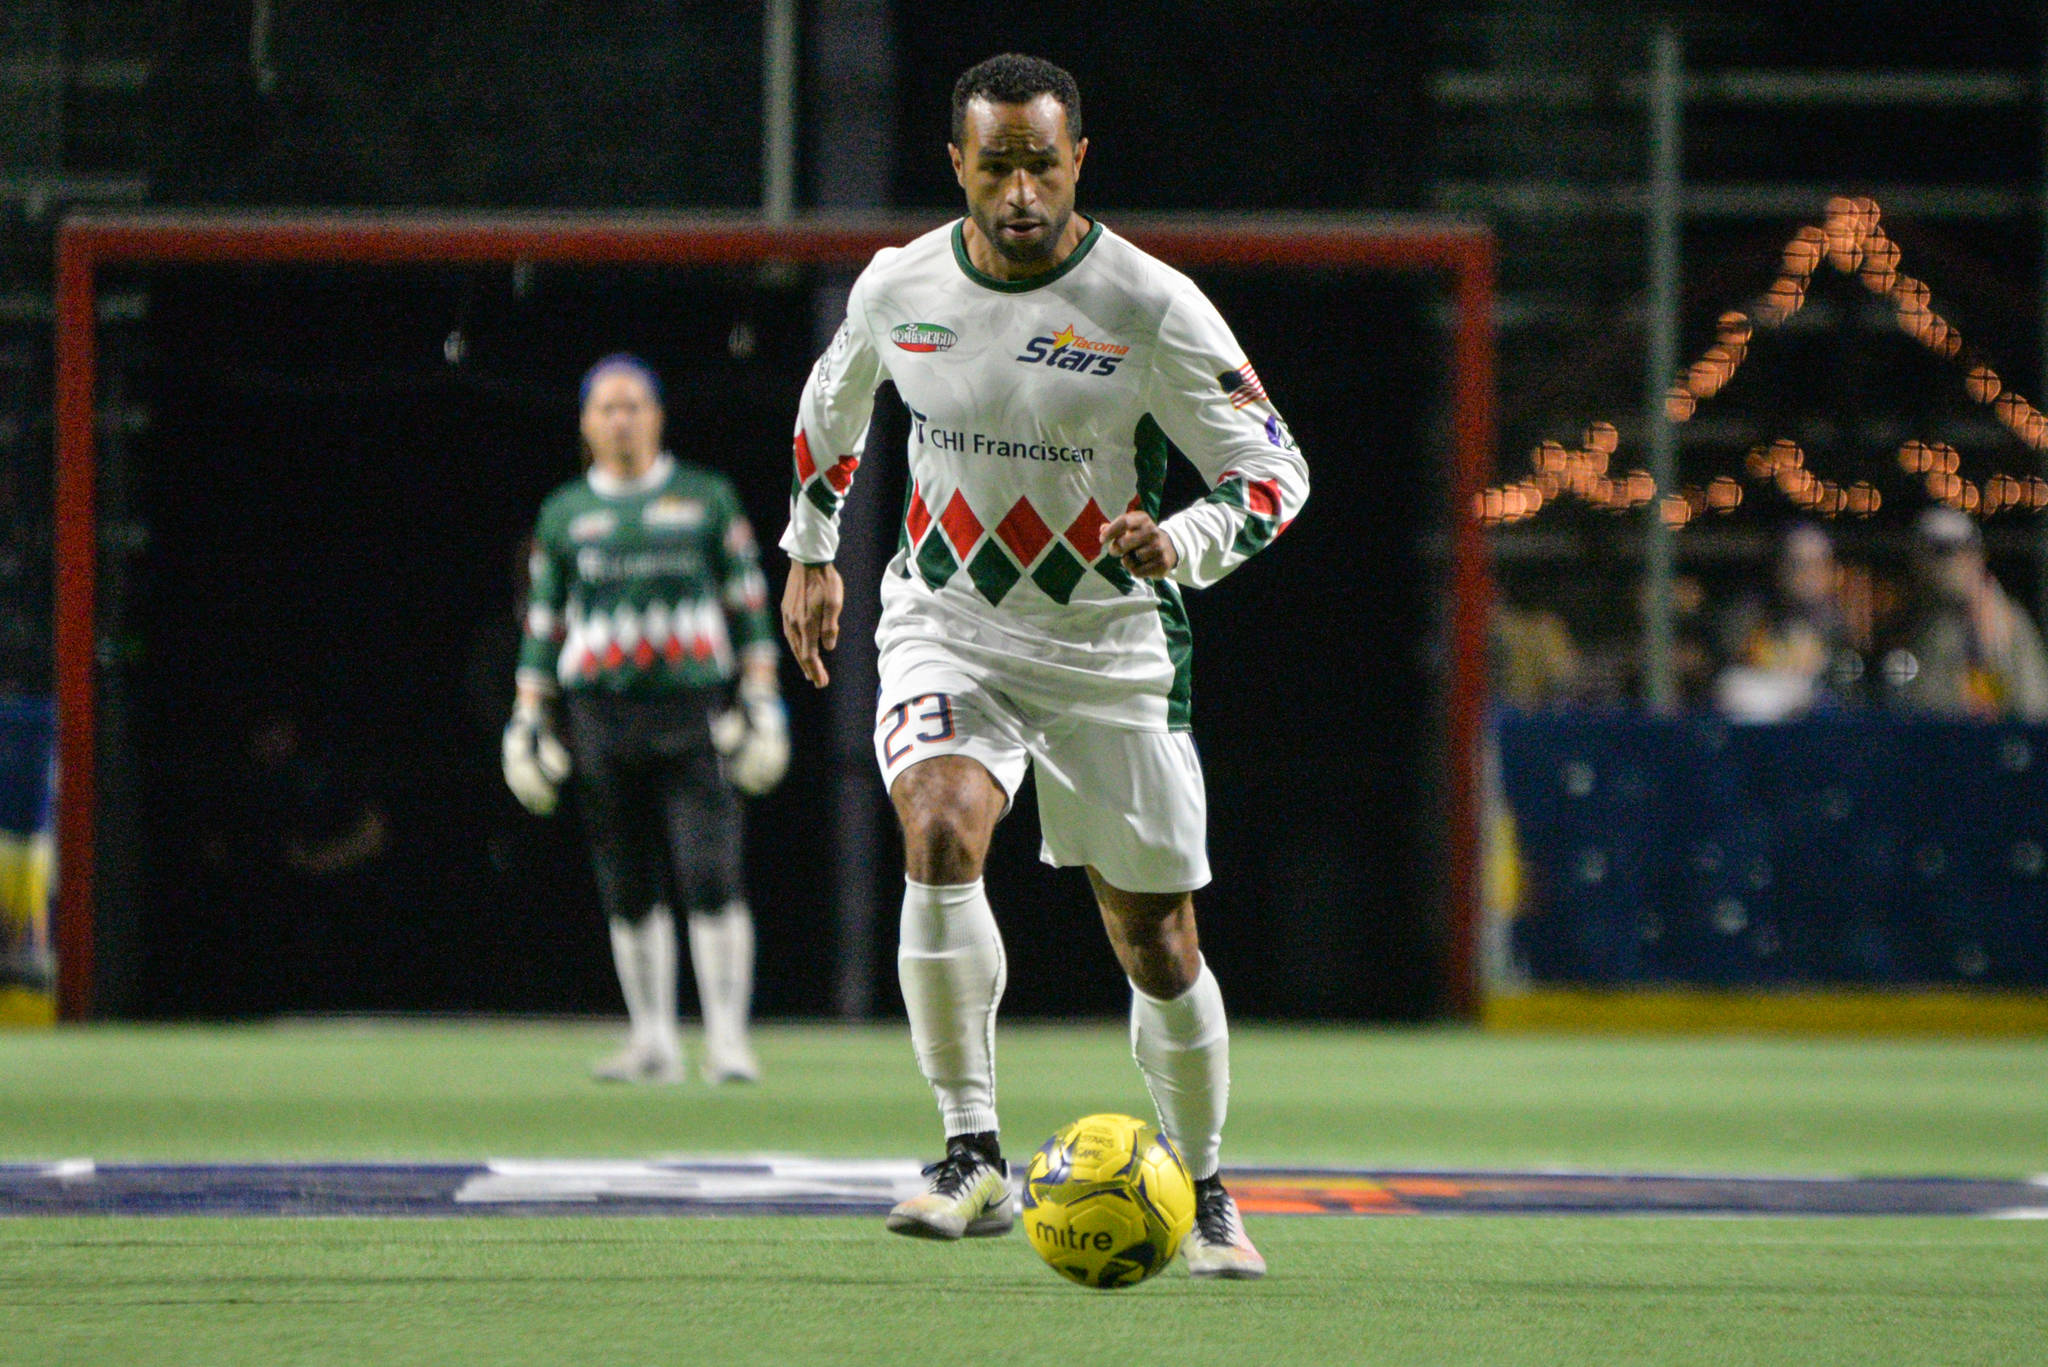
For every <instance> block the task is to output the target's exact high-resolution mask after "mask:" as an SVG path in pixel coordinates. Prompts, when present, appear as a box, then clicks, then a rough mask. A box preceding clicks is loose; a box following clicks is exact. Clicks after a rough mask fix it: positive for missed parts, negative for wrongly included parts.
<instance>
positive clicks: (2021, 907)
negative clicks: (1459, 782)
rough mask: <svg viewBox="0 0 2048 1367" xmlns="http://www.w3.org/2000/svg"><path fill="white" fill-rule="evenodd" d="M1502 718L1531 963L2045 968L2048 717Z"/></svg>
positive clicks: (1884, 978) (1875, 973)
mask: <svg viewBox="0 0 2048 1367" xmlns="http://www.w3.org/2000/svg"><path fill="white" fill-rule="evenodd" d="M1494 736H1495V740H1496V742H1497V746H1498V776H1499V784H1498V787H1497V788H1496V790H1495V799H1496V801H1495V811H1494V813H1493V819H1492V820H1491V821H1489V823H1488V830H1489V836H1490V846H1491V848H1490V850H1489V860H1490V864H1491V866H1492V867H1491V869H1490V871H1491V872H1492V873H1493V874H1494V876H1493V877H1491V878H1490V879H1489V888H1490V889H1492V890H1493V893H1494V901H1495V903H1496V909H1497V912H1498V914H1499V915H1501V916H1502V917H1504V918H1505V922H1506V924H1505V927H1504V934H1502V935H1499V936H1497V937H1496V942H1497V945H1498V952H1499V953H1500V954H1501V955H1502V956H1504V958H1505V963H1504V964H1500V965H1497V967H1500V968H1504V969H1505V970H1506V972H1507V975H1508V976H1510V977H1516V978H1521V979H1524V980H1526V981H1529V982H1531V983H1534V984H1554V985H1581V986H1641V985H1650V984H1684V985H1689V986H1701V987H1746V986H1787V985H1793V984H1873V985H1882V984H1922V983H1925V984H1947V985H1958V984H1960V985H1969V986H1986V987H1990V986H1998V987H2029V988H2031V987H2048V727H2039V726H2023V725H2017V724H2014V725H1998V724H1983V723H1969V722H1945V721H1932V720H1905V719H1901V718H1898V717H1896V716H1887V715H1884V714H1881V713H1840V714H1836V715H1832V716H1825V717H1816V718H1812V719H1809V720H1804V721H1798V722H1790V723H1784V724H1778V725H1768V726H1757V725H1740V724H1734V723H1730V722H1728V721H1726V720H1724V719H1721V718H1718V717H1689V718H1651V717H1645V716H1641V715H1636V714H1629V713H1605V712H1560V713H1545V714H1515V713H1507V714H1503V715H1501V716H1500V717H1498V718H1497V724H1496V727H1495V731H1494Z"/></svg>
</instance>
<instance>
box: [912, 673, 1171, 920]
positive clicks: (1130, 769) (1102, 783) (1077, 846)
mask: <svg viewBox="0 0 2048 1367" xmlns="http://www.w3.org/2000/svg"><path fill="white" fill-rule="evenodd" d="M916 654H917V655H918V656H920V657H921V658H918V659H915V660H905V659H904V658H902V655H901V654H899V653H898V652H894V651H891V652H887V653H885V654H884V656H883V659H882V691H881V694H880V697H879V699H878V701H877V706H876V710H875V759H876V762H877V763H879V764H880V765H881V768H882V782H883V784H884V786H886V787H889V788H891V789H893V788H894V787H895V784H896V777H897V775H899V774H901V773H902V772H903V771H904V770H905V769H908V768H909V767H910V766H911V765H913V764H916V763H918V762H919V761H920V760H927V759H931V758H932V757H933V756H935V755H966V756H967V757H968V758H970V759H973V760H975V761H977V762H978V763H980V765H981V766H982V767H983V768H984V769H986V770H988V772H989V774H990V775H991V776H992V777H993V778H994V779H995V781H996V783H997V784H998V785H999V786H1000V787H1001V788H1002V790H1003V794H1004V796H1005V797H1009V798H1015V796H1016V794H1017V789H1018V786H1019V785H1020V784H1022V783H1023V781H1024V771H1025V769H1026V767H1027V766H1028V767H1029V768H1030V769H1031V771H1032V773H1033V774H1034V775H1035V776H1036V778H1037V783H1038V829H1039V839H1040V844H1039V852H1038V857H1039V858H1040V859H1042V860H1044V861H1045V862H1046V863H1048V864H1051V865H1054V866H1055V867H1059V868H1066V867H1070V866H1073V865H1091V866H1093V867H1094V869H1095V871H1096V872H1097V873H1100V874H1101V875H1102V876H1103V878H1104V879H1106V880H1108V882H1109V883H1110V885H1111V886H1113V887H1116V888H1120V889H1122V890H1123V891H1125V892H1192V891H1193V890H1194V889H1196V888H1199V887H1203V886H1205V885H1206V884H1207V883H1208V882H1209V849H1208V819H1209V797H1208V791H1207V789H1206V788H1205V787H1204V786H1203V784H1202V762H1201V759H1200V758H1199V757H1198V756H1197V755H1196V753H1195V742H1194V738H1193V737H1192V736H1190V735H1188V733H1187V732H1185V731H1133V730H1130V729H1129V728H1127V727H1120V726H1110V725H1107V724H1105V723H1103V722H1098V721H1090V720H1086V719H1084V718H1078V717H1074V716H1072V715H1070V714H1064V713H1060V712H1057V711H1053V710H1051V709H1047V708H1040V707H1033V706H1029V705H1026V704H1023V703H1019V702H1017V701H1016V700H1014V699H1012V698H1010V697H1008V696H1006V695H1004V694H1003V693H1001V692H1000V691H998V690H997V689H995V688H994V687H991V686H990V685H989V684H988V683H986V682H984V681H982V680H980V679H977V678H976V677H974V675H973V673H972V672H970V671H969V670H968V669H967V668H966V667H965V666H963V665H961V664H960V663H958V662H957V661H941V660H937V659H934V658H933V655H934V654H935V652H931V651H918V652H916ZM892 657H893V658H892Z"/></svg>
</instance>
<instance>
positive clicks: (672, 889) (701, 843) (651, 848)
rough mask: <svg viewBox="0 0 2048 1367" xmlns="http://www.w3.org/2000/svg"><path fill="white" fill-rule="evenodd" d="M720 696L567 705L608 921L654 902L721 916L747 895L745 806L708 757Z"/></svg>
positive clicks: (583, 697)
mask: <svg viewBox="0 0 2048 1367" xmlns="http://www.w3.org/2000/svg"><path fill="white" fill-rule="evenodd" d="M721 702H722V699H721V697H720V696H719V695H718V694H717V693H710V692H704V693H699V692H691V693H678V694H675V695H673V696H670V697H661V698H620V697H611V696H608V695H605V694H596V693H572V694H570V695H569V700H568V709H569V727H570V740H569V744H570V748H571V750H572V751H573V752H574V753H575V758H576V780H577V791H578V793H579V794H580V795H581V796H582V799H583V802H582V806H583V821H584V825H585V827H586V828H587V829H588V831H589V834H590V858H591V864H592V866H593V868H594V869H595V870H596V873H597V895H598V900H599V901H600V902H601V903H602V904H603V906H604V912H605V915H607V916H611V917H621V918H624V919H626V920H629V921H637V920H639V919H640V918H642V917H644V916H645V915H647V913H648V912H649V911H650V910H652V909H653V907H654V905H655V903H657V902H664V901H665V902H667V903H668V904H669V905H670V906H671V907H673V908H674V909H675V910H676V911H678V912H692V911H717V910H718V909H720V908H721V907H724V906H725V905H726V904H727V903H729V902H733V901H736V900H738V899H739V898H740V897H741V895H742V892H741V882H740V856H741V845H742V839H743V828H742V826H741V824H740V823H741V818H740V802H739V798H738V796H737V795H736V794H735V793H734V792H733V790H732V788H731V787H730V786H728V785H727V783H726V781H725V776H724V774H723V773H722V772H721V771H720V769H719V766H718V754H717V752H716V751H715V750H713V749H712V748H711V716H712V713H713V711H714V709H715V708H716V707H718V706H719V705H720V704H721Z"/></svg>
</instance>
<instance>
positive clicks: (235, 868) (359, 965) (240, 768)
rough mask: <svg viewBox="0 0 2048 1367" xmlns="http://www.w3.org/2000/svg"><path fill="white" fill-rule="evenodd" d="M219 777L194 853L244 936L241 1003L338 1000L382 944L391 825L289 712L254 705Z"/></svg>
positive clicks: (286, 1005) (303, 1004)
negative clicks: (222, 781)
mask: <svg viewBox="0 0 2048 1367" xmlns="http://www.w3.org/2000/svg"><path fill="white" fill-rule="evenodd" d="M225 778H226V789H227V790H226V792H224V793H223V794H222V798H223V799H224V800H223V801H222V802H221V804H220V806H219V808H218V809H217V811H216V813H215V815H216V818H217V824H216V826H215V828H214V829H213V830H212V831H211V832H209V833H208V834H206V835H205V836H204V837H203V839H202V843H201V851H200V852H201V856H202V858H203V859H204V861H205V863H206V864H207V866H209V868H211V870H212V871H213V872H214V873H215V874H216V875H217V876H218V877H219V878H220V879H221V880H222V882H223V884H224V885H225V886H224V891H225V892H226V893H227V901H228V904H229V914H230V915H231V916H234V917H235V918H236V919H238V920H239V921H240V922H241V923H242V924H243V926H244V927H245V928H246V930H247V931H248V932H249V938H248V941H247V944H246V952H247V954H248V959H249V962H248V967H249V968H250V969H251V970H252V977H253V982H252V983H251V984H250V986H251V988H252V989H253V990H251V991H249V992H248V994H247V995H248V997H249V998H250V1000H248V1001H245V1002H244V1003H242V1005H244V1006H251V1005H253V1006H255V1007H256V1008H258V1009H259V1010H280V1009H287V1010H288V1009H307V1008H320V1007H332V1006H336V1005H340V1004H342V1003H341V1002H340V1001H339V1000H337V999H336V998H335V997H334V995H333V993H334V990H335V988H336V986H337V985H338V984H342V983H347V982H349V981H351V980H352V979H354V978H357V977H359V976H361V975H363V973H364V965H365V963H367V962H368V961H371V960H373V959H374V958H375V957H376V956H377V954H378V945H379V944H380V943H381V941H382V940H383V939H385V938H386V931H387V927H386V926H385V924H384V922H385V920H386V918H387V917H388V915H389V912H390V910H391V908H390V900H391V899H390V897H389V896H388V894H387V891H386V889H385V887H384V885H383V880H382V878H381V877H380V874H381V870H382V866H383V863H384V856H385V854H386V852H387V851H388V850H389V848H390V844H391V827H390V823H389V821H388V820H387V819H386V817H385V815H384V812H383V810H382V808H380V807H379V806H378V805H377V804H376V803H375V802H373V801H372V800H370V799H369V798H368V797H367V796H365V795H364V794H363V793H362V792H361V791H360V790H359V789H358V788H357V786H356V785H355V784H354V782H353V781H352V780H351V779H350V778H349V776H348V774H347V773H346V771H345V770H344V768H343V767H342V765H341V763H340V762H339V760H338V759H337V757H336V756H335V755H334V754H332V753H331V752H330V751H329V750H328V749H327V748H326V747H324V746H318V745H314V744H311V743H309V742H308V741H307V739H306V736H305V729H304V726H303V724H302V723H301V721H300V719H299V716H298V714H297V712H296V711H295V710H294V709H292V708H291V707H289V706H284V705H275V706H266V707H263V708H260V709H258V710H257V712H256V713H255V714H254V716H253V717H252V718H251V721H250V724H249V726H248V728H247V731H246V732H245V734H244V738H243V743H242V747H241V750H240V753H239V754H238V755H237V756H236V757H235V763H234V766H233V771H232V772H231V773H230V774H228V775H226V776H225Z"/></svg>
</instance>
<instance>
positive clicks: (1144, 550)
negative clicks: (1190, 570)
mask: <svg viewBox="0 0 2048 1367" xmlns="http://www.w3.org/2000/svg"><path fill="white" fill-rule="evenodd" d="M1102 546H1103V549H1104V550H1106V551H1108V552H1109V553H1110V554H1111V555H1114V556H1116V557H1117V558H1118V560H1119V561H1121V562H1122V564H1123V567H1124V568H1125V569H1127V570H1129V571H1130V572H1131V573H1132V574H1134V575H1136V576H1137V577H1138V578H1140V579H1164V578H1165V577H1166V576H1167V575H1169V574H1171V573H1172V572H1173V567H1174V566H1175V565H1178V564H1179V563H1180V552H1179V551H1177V550H1175V549H1174V545H1173V538H1172V537H1170V536H1168V535H1167V534H1166V529H1165V528H1163V527H1161V526H1160V525H1159V524H1158V523H1157V522H1154V521H1153V520H1152V518H1151V516H1150V515H1149V514H1146V513H1141V512H1137V511H1135V510H1134V511H1132V512H1128V513H1123V514H1120V515H1119V516H1118V517H1117V519H1116V520H1115V521H1114V522H1110V523H1106V524H1105V525H1104V526H1103V528H1102Z"/></svg>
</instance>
